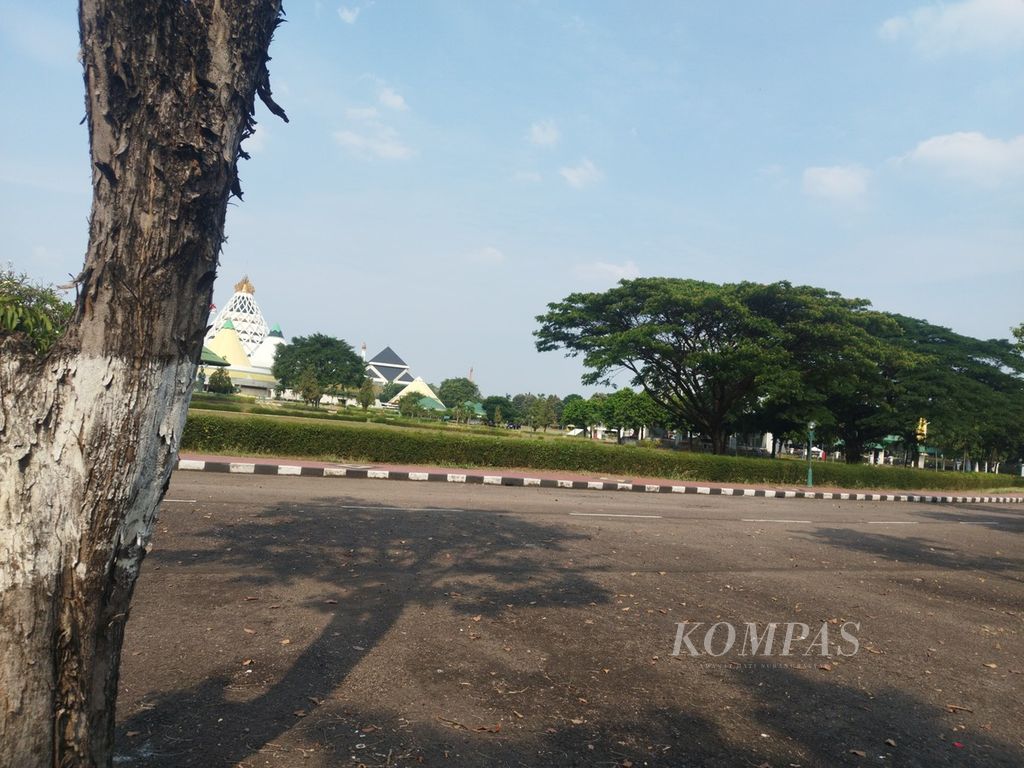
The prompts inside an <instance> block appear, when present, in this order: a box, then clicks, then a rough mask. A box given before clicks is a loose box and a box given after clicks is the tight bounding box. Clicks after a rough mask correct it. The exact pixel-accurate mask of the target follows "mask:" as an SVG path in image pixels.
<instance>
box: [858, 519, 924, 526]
mask: <svg viewBox="0 0 1024 768" xmlns="http://www.w3.org/2000/svg"><path fill="white" fill-rule="evenodd" d="M867 524H868V525H917V521H916V520H868V521H867Z"/></svg>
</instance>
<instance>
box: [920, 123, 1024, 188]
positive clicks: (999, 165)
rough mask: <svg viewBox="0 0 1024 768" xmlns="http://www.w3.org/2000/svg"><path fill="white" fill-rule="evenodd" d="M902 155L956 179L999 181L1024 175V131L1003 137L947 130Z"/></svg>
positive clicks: (986, 183) (992, 182)
mask: <svg viewBox="0 0 1024 768" xmlns="http://www.w3.org/2000/svg"><path fill="white" fill-rule="evenodd" d="M902 159H903V160H905V161H910V162H913V163H917V164H920V165H922V166H926V167H930V168H933V169H935V170H937V171H940V172H941V173H944V174H946V175H948V176H951V177H953V178H956V179H962V180H966V181H971V182H974V183H977V184H984V185H996V184H1000V183H1002V182H1004V181H1008V180H1011V179H1014V178H1022V177H1024V134H1022V135H1020V136H1017V137H1015V138H1012V139H1009V140H1007V141H1003V140H1001V139H990V138H989V137H987V136H985V135H984V134H983V133H977V132H973V131H972V132H959V133H947V134H945V135H943V136H933V137H932V138H930V139H926V140H925V141H922V142H921V143H920V144H918V145H917V146H916V147H914V149H912V150H911V151H910V152H908V153H907V154H906V155H905V156H904V157H903V158H902Z"/></svg>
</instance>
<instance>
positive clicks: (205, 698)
mask: <svg viewBox="0 0 1024 768" xmlns="http://www.w3.org/2000/svg"><path fill="white" fill-rule="evenodd" d="M197 535H198V536H199V537H200V542H201V544H200V545H198V546H196V547H195V548H192V549H181V550H162V549H159V548H157V549H156V550H155V551H154V552H153V553H151V554H150V556H149V557H148V558H147V561H148V562H147V566H146V568H145V569H144V572H143V575H142V579H146V578H147V576H148V577H149V578H150V579H153V578H159V577H156V576H155V570H157V569H158V568H155V567H159V568H165V569H173V568H175V567H178V568H192V569H196V570H197V571H200V572H206V571H210V570H211V569H212V570H214V571H215V572H216V573H217V574H218V576H217V579H218V582H219V583H220V584H222V585H224V589H223V590H220V592H221V594H222V595H223V594H224V593H229V594H230V593H232V590H234V591H235V592H237V595H236V596H235V597H234V598H233V599H234V600H236V601H241V600H243V599H246V598H243V597H241V595H244V594H245V593H246V592H252V591H256V590H258V589H260V588H262V589H270V590H284V589H286V588H297V590H298V591H299V592H300V593H305V594H310V593H311V592H313V593H317V595H316V597H312V595H311V596H310V598H309V599H307V600H306V601H305V602H304V603H303V604H302V605H300V606H299V607H300V608H305V609H307V610H310V609H312V610H314V611H317V612H320V613H322V614H323V615H324V619H325V620H324V622H323V628H322V630H321V631H320V632H319V634H318V635H317V636H316V637H315V639H314V640H313V641H312V642H310V643H309V644H308V645H306V647H305V648H303V649H302V651H301V653H299V654H298V656H297V657H295V658H294V660H293V661H291V662H290V663H289V664H288V665H287V669H286V670H284V671H283V673H282V674H280V675H278V676H276V678H275V679H273V680H272V681H270V683H269V687H266V689H265V690H262V692H260V693H258V695H255V696H254V697H251V698H248V699H247V700H243V701H239V700H237V697H233V695H229V689H230V688H232V687H235V686H236V684H237V682H238V679H237V676H238V675H239V674H240V673H244V670H237V669H235V670H229V669H225V670H224V674H222V675H219V676H215V677H207V678H206V679H205V680H203V681H202V682H201V683H199V684H198V685H196V686H194V687H192V688H190V689H185V690H179V691H175V692H172V693H168V694H163V695H161V696H159V697H158V698H156V699H154V700H150V701H148V702H146V703H145V708H144V709H142V710H141V711H139V712H137V713H135V714H133V715H132V716H130V717H129V718H127V720H126V721H125V722H122V723H121V724H120V725H119V726H118V743H119V745H121V746H120V748H119V750H118V758H117V763H118V764H122V765H126V764H145V765H147V766H172V765H173V766H192V765H195V766H212V765H235V764H237V763H238V762H239V761H240V760H242V759H243V758H245V757H246V756H248V755H251V754H252V753H254V752H255V751H257V750H259V749H260V748H261V746H263V745H265V744H268V743H269V742H271V741H272V740H273V739H275V738H276V737H277V736H279V735H280V734H282V733H283V732H285V731H287V730H288V729H290V728H292V727H293V726H294V725H295V723H296V713H300V712H304V711H305V710H308V709H310V706H311V702H319V701H322V700H323V699H325V698H326V697H327V696H328V695H329V694H330V693H331V692H332V691H333V690H334V689H335V688H337V686H338V685H340V684H341V683H342V682H343V681H344V680H345V678H346V676H347V675H348V674H349V673H350V671H351V670H352V669H353V668H354V666H355V665H356V664H357V663H358V662H359V661H360V660H361V659H362V658H363V657H364V656H365V655H366V653H368V652H369V651H370V650H372V648H373V646H374V645H375V644H376V643H377V642H378V641H379V640H380V639H381V638H382V637H383V636H384V635H385V634H386V633H387V632H388V630H389V629H390V628H391V627H392V626H393V625H394V623H395V622H396V620H397V619H398V617H399V616H400V615H401V614H402V612H403V611H405V610H407V609H409V608H411V607H420V608H424V607H430V606H435V605H438V604H441V603H443V604H445V605H446V606H447V607H448V608H449V610H452V611H454V612H456V613H461V614H465V615H467V616H473V615H478V616H493V615H496V614H498V613H499V612H501V611H503V610H505V609H506V606H508V607H512V606H517V607H522V606H529V607H531V608H538V609H542V608H544V607H549V606H556V605H557V606H559V607H564V606H574V605H575V606H580V605H591V604H600V603H604V602H606V601H607V599H608V593H607V592H606V591H605V590H603V589H601V588H600V587H598V586H597V585H596V584H595V583H593V582H592V581H591V580H589V579H588V578H586V576H584V575H583V573H582V572H581V571H579V570H577V569H574V568H565V567H563V568H555V567H552V566H551V563H550V558H551V556H552V555H553V554H554V555H557V554H558V553H560V552H564V551H565V550H566V548H567V547H568V546H570V545H571V542H572V541H573V540H574V539H585V538H587V537H586V536H585V535H581V534H573V533H570V532H567V531H565V530H561V529H558V528H555V527H549V526H544V525H537V524H534V523H529V522H525V521H523V520H521V519H518V518H516V517H513V516H510V515H506V514H501V513H495V512H493V511H469V510H453V509H434V510H424V511H419V512H417V511H409V510H397V509H394V508H388V507H384V506H376V507H374V506H373V505H367V504H365V503H364V502H361V501H353V500H347V499H344V498H341V499H320V500H315V501H312V502H309V503H305V504H302V505H296V504H279V505H276V506H273V507H271V508H269V509H267V510H265V511H263V512H261V513H260V514H259V515H257V516H255V517H252V516H250V517H247V518H246V519H245V520H244V521H243V522H241V523H238V524H225V525H219V526H216V527H211V528H209V529H207V530H205V531H202V532H200V533H198V534H197ZM142 579H140V586H144V585H143V584H142V583H141V582H142ZM311 585H312V587H311ZM332 595H337V599H334V598H332V597H331V596H332ZM325 598H326V599H325ZM136 610H140V609H139V608H138V607H137V606H136ZM130 626H131V625H129V627H130ZM172 631H173V630H172ZM129 639H130V629H129ZM275 642H276V641H275ZM129 734H131V736H130V737H129ZM225 734H233V735H232V736H231V737H226V736H225Z"/></svg>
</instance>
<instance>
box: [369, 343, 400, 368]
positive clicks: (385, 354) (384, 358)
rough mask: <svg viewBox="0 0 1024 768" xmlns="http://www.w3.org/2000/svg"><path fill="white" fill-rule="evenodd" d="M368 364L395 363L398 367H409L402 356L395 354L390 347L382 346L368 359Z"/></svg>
mask: <svg viewBox="0 0 1024 768" xmlns="http://www.w3.org/2000/svg"><path fill="white" fill-rule="evenodd" d="M369 365H397V366H399V367H400V368H408V367H409V366H408V365H406V363H405V361H404V360H403V359H402V358H400V357H399V356H398V355H397V354H395V350H393V349H392V348H391V347H384V349H382V350H381V351H380V352H378V353H377V354H376V355H374V356H373V357H372V358H371V359H370V361H369Z"/></svg>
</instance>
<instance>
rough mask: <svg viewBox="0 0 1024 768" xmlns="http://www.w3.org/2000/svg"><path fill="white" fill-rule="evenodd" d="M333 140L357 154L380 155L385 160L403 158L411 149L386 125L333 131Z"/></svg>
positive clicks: (408, 155)
mask: <svg viewBox="0 0 1024 768" xmlns="http://www.w3.org/2000/svg"><path fill="white" fill-rule="evenodd" d="M334 140H335V141H336V142H338V144H339V145H340V146H342V147H345V149H348V150H350V151H351V152H354V153H356V154H357V155H363V156H364V157H365V156H372V157H380V158H383V159H385V160H405V159H406V158H409V157H412V155H413V150H412V148H411V147H409V146H408V145H407V144H404V143H403V142H402V141H401V140H400V139H399V137H398V133H397V132H396V131H395V129H394V128H390V127H388V126H386V125H378V126H370V127H369V129H368V131H367V132H365V133H360V132H358V131H349V130H345V131H335V133H334Z"/></svg>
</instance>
